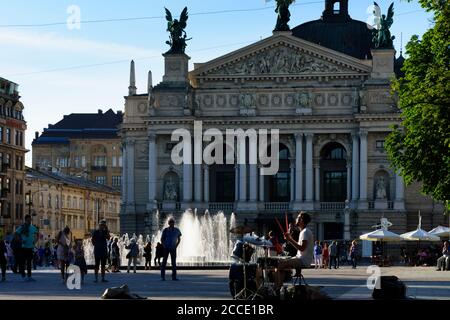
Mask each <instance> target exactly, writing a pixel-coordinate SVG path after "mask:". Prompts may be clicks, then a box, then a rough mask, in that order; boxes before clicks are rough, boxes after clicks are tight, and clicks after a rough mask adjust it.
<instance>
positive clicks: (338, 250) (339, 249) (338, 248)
mask: <svg viewBox="0 0 450 320" xmlns="http://www.w3.org/2000/svg"><path fill="white" fill-rule="evenodd" d="M341 255H342V246H341V243H340V242H339V241H336V266H337V268H338V269H339V265H340V264H341V259H342V256H341Z"/></svg>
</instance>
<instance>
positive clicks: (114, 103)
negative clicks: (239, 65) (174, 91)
mask: <svg viewBox="0 0 450 320" xmlns="http://www.w3.org/2000/svg"><path fill="white" fill-rule="evenodd" d="M391 1H392V0H378V1H377V2H378V4H379V5H380V6H381V8H382V12H383V13H385V12H386V11H387V8H388V6H389V4H390V3H391ZM324 3H325V0H297V1H296V3H295V5H294V6H293V7H292V8H291V14H292V17H291V22H290V25H291V27H295V26H297V25H299V24H301V23H303V22H306V21H310V20H314V19H318V18H320V16H321V13H322V11H323V9H324ZM372 3H373V2H372V1H370V0H350V1H349V11H350V15H351V17H352V18H353V19H357V20H362V21H367V18H368V16H369V14H368V13H367V8H368V6H370V5H371V4H372ZM71 5H76V6H77V7H78V8H79V9H80V14H81V21H90V20H103V19H122V18H139V17H157V18H155V19H139V20H129V21H116V22H104V23H82V24H81V28H80V29H73V30H70V29H69V28H68V27H67V25H66V24H65V22H66V21H67V19H68V18H69V17H70V15H69V14H68V13H67V10H68V8H69V7H70V6H71ZM165 6H166V7H168V8H169V9H170V10H171V11H172V12H173V13H174V15H176V16H178V15H179V13H180V12H181V10H182V9H183V7H184V6H188V8H189V12H190V13H191V16H190V18H189V21H188V28H187V32H188V36H189V37H192V38H193V39H192V40H191V41H189V43H188V48H187V54H188V55H189V56H191V58H192V59H191V64H192V63H194V62H205V61H208V60H211V59H213V58H215V57H218V56H220V55H223V54H225V53H228V52H230V51H233V50H236V49H238V48H240V47H242V46H245V45H248V44H250V43H252V42H256V41H258V40H260V39H261V38H265V37H268V36H270V35H271V33H272V30H273V27H274V25H275V21H276V16H275V13H274V12H273V11H274V9H273V8H272V7H273V6H274V1H271V2H268V3H265V1H264V0H208V1H205V0H192V1H180V0H128V1H123V0H95V1H93V0H91V1H87V0H72V1H66V0H40V1H28V0H14V1H10V0H8V1H6V0H0V12H2V14H1V16H0V44H1V47H2V50H0V77H4V78H7V79H9V80H11V81H14V82H16V83H18V84H19V85H20V88H19V89H20V93H21V96H22V101H23V103H24V104H25V117H26V120H27V122H28V132H27V136H26V138H27V146H28V148H29V149H31V145H30V144H31V141H32V139H33V137H34V132H35V131H40V132H41V131H42V130H43V128H44V127H47V126H48V124H49V123H55V122H57V121H59V120H60V119H61V118H62V116H63V115H64V114H69V113H73V112H97V110H98V109H103V110H106V109H108V108H112V109H114V110H122V109H123V104H124V99H123V96H124V95H126V94H127V88H128V79H129V60H131V59H135V60H136V73H137V86H138V92H144V91H145V88H146V86H147V85H146V81H147V80H146V79H147V72H148V70H150V69H151V70H152V72H153V82H154V83H158V82H159V81H161V78H162V72H163V58H162V56H161V54H162V53H163V52H165V51H167V49H168V47H167V45H166V44H165V41H166V40H167V38H168V35H167V33H166V26H167V24H166V21H165V19H163V18H158V17H163V16H164V7H165ZM243 9H249V11H245V12H228V13H217V12H218V11H223V10H243ZM207 12H209V14H203V13H207ZM211 12H216V13H211ZM395 13H396V16H395V22H394V25H393V28H392V32H393V34H394V35H396V36H397V39H396V40H395V46H396V48H397V51H399V48H400V33H402V32H403V45H405V43H406V42H407V41H408V40H409V39H410V38H411V36H412V35H413V34H418V35H422V34H423V33H424V32H425V31H426V30H427V29H428V28H429V27H430V26H431V22H430V18H431V15H430V14H429V13H426V12H425V11H424V10H422V9H421V7H420V6H419V5H418V3H417V1H415V2H412V3H407V2H406V1H405V0H401V1H400V0H395ZM48 23H61V24H56V25H51V26H41V27H39V26H30V27H17V26H16V27H11V25H39V24H48ZM8 26H9V27H8ZM91 65H96V66H91ZM89 66H90V67H89ZM72 67H75V68H72ZM30 161H31V154H30V153H29V154H28V157H27V164H28V165H30Z"/></svg>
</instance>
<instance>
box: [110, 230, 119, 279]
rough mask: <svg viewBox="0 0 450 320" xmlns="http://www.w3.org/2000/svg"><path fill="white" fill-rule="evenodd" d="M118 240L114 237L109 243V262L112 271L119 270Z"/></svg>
mask: <svg viewBox="0 0 450 320" xmlns="http://www.w3.org/2000/svg"><path fill="white" fill-rule="evenodd" d="M118 242H119V238H114V241H113V243H112V245H111V263H112V272H113V273H117V272H120V270H119V269H120V249H119V245H118Z"/></svg>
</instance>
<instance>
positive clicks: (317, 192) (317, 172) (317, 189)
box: [315, 165, 320, 202]
mask: <svg viewBox="0 0 450 320" xmlns="http://www.w3.org/2000/svg"><path fill="white" fill-rule="evenodd" d="M315 175H316V179H315V180H316V183H315V200H316V201H317V202H320V166H319V165H316V166H315Z"/></svg>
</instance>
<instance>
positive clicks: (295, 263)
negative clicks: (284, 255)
mask: <svg viewBox="0 0 450 320" xmlns="http://www.w3.org/2000/svg"><path fill="white" fill-rule="evenodd" d="M310 221H311V217H310V215H309V214H307V213H305V212H300V214H299V215H298V217H297V221H296V225H297V226H298V227H299V228H300V236H299V240H298V242H297V241H295V240H294V238H293V237H292V235H291V234H290V233H289V232H288V231H287V232H286V233H285V234H284V237H285V238H286V241H287V242H289V243H290V244H291V245H292V246H294V247H295V248H296V249H297V256H295V257H292V258H289V259H284V260H281V261H280V262H279V264H278V268H277V272H276V274H275V289H277V290H278V289H280V288H281V287H282V286H283V283H284V279H285V273H286V270H292V269H296V270H299V269H303V268H310V267H311V264H312V262H313V259H314V258H313V257H314V236H313V233H312V232H311V230H309V229H308V228H307V225H308V223H309V222H310Z"/></svg>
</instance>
